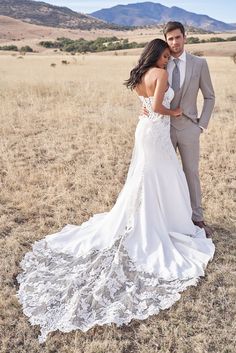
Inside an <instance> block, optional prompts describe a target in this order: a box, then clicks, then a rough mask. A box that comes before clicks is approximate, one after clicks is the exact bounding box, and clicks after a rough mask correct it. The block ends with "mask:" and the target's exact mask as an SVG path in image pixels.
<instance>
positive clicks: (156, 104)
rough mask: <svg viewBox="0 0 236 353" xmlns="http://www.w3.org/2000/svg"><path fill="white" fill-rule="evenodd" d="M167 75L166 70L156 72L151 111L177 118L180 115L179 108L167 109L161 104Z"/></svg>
mask: <svg viewBox="0 0 236 353" xmlns="http://www.w3.org/2000/svg"><path fill="white" fill-rule="evenodd" d="M167 81H168V73H167V71H166V70H160V69H159V70H158V75H157V78H156V87H155V91H154V99H153V102H152V109H153V111H154V112H155V113H159V114H162V115H170V116H173V117H178V116H180V115H182V110H181V109H180V108H176V109H168V108H166V107H165V106H164V105H163V104H162V102H163V99H164V95H165V90H166V87H167Z"/></svg>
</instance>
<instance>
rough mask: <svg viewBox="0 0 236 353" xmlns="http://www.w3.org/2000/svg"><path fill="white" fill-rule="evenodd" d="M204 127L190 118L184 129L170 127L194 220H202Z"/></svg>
mask: <svg viewBox="0 0 236 353" xmlns="http://www.w3.org/2000/svg"><path fill="white" fill-rule="evenodd" d="M201 132H202V129H201V128H200V127H199V126H198V125H197V124H195V123H194V122H192V121H191V120H190V119H188V122H187V123H186V124H185V128H184V129H181V130H180V129H177V128H176V127H174V126H173V125H171V128H170V137H171V141H172V144H173V146H174V149H175V150H177V149H178V151H179V154H180V157H181V161H182V165H183V170H184V173H185V176H186V179H187V183H188V188H189V193H190V200H191V207H192V211H193V213H192V220H193V221H202V220H203V210H202V205H201V186H200V179H199V157H200V134H201Z"/></svg>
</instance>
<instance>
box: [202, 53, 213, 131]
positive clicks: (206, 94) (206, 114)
mask: <svg viewBox="0 0 236 353" xmlns="http://www.w3.org/2000/svg"><path fill="white" fill-rule="evenodd" d="M199 88H200V90H201V92H202V95H203V98H204V103H203V107H202V112H201V116H200V118H199V122H198V124H199V126H201V127H202V128H204V129H206V128H207V126H208V123H209V120H210V117H211V114H212V111H213V108H214V105H215V92H214V89H213V86H212V82H211V76H210V72H209V68H208V65H207V62H206V60H205V59H203V62H202V68H201V74H200V83H199Z"/></svg>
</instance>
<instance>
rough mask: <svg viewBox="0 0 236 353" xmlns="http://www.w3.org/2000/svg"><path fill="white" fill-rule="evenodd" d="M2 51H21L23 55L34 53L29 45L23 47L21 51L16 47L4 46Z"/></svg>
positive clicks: (1, 48) (0, 48)
mask: <svg viewBox="0 0 236 353" xmlns="http://www.w3.org/2000/svg"><path fill="white" fill-rule="evenodd" d="M0 50H10V51H19V52H21V53H23V52H24V53H32V52H33V49H32V48H31V47H29V46H28V45H26V46H24V47H21V48H20V49H18V47H17V46H16V45H4V46H2V47H0Z"/></svg>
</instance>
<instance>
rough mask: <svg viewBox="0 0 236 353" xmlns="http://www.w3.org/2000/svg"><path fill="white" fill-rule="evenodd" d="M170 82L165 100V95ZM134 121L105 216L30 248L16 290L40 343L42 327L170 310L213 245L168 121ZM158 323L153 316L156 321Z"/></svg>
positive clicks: (120, 320) (125, 319) (86, 324)
mask: <svg viewBox="0 0 236 353" xmlns="http://www.w3.org/2000/svg"><path fill="white" fill-rule="evenodd" d="M173 95H174V93H173V90H172V89H171V88H169V89H168V90H167V92H166V93H165V96H164V101H163V104H164V105H165V106H166V107H169V104H170V101H171V99H172V98H173ZM140 99H141V101H142V103H144V104H145V105H146V107H147V109H148V110H149V113H150V115H149V117H145V118H144V117H142V118H140V119H139V122H138V125H137V128H136V132H135V146H134V150H133V156H132V160H131V164H130V168H129V171H128V175H127V179H126V182H125V185H124V187H123V189H122V191H121V193H120V194H119V197H118V199H117V201H116V203H115V205H114V207H113V208H112V209H111V210H110V212H106V213H100V214H95V215H94V216H93V217H92V218H90V219H89V220H88V221H87V222H84V223H83V224H82V225H80V226H79V225H70V224H68V225H66V226H65V227H64V228H63V229H62V230H61V231H60V232H58V233H55V234H51V235H47V236H46V237H45V238H44V239H42V240H40V241H37V242H35V243H34V244H33V250H32V252H28V253H27V254H26V255H25V257H24V259H23V260H22V262H21V266H22V269H23V272H22V273H21V274H20V275H18V277H17V280H18V282H19V285H20V286H19V290H18V293H17V296H18V298H19V300H20V303H21V304H22V306H23V310H24V313H25V315H27V316H28V317H29V320H30V322H31V324H32V325H36V324H37V325H40V328H41V336H40V337H39V340H40V342H44V341H45V340H46V336H47V334H48V333H49V332H52V331H55V330H60V331H63V332H69V331H71V330H76V329H80V330H82V331H87V330H89V329H90V328H91V327H93V326H95V325H104V324H110V323H115V324H117V325H118V326H119V325H122V324H127V323H129V322H130V321H131V319H141V320H143V319H146V318H147V317H148V316H150V315H153V314H157V313H158V312H159V310H160V309H166V308H169V307H170V306H171V305H173V304H174V303H175V302H176V301H177V300H178V299H179V298H180V292H182V291H183V290H185V289H186V288H187V287H188V286H191V285H196V284H197V282H198V280H199V277H200V276H204V270H205V268H206V266H207V263H208V262H209V260H211V259H212V258H213V255H214V251H215V247H214V244H213V242H212V240H211V239H208V238H206V235H205V232H204V230H203V229H200V228H198V227H196V226H194V224H193V223H192V221H191V215H192V210H191V206H190V200H189V192H188V187H187V183H186V179H185V175H184V173H183V171H182V168H181V165H180V163H179V161H178V159H177V156H176V153H175V151H174V148H173V147H172V144H171V140H170V118H169V117H168V116H162V115H159V114H157V113H154V112H153V111H152V106H151V102H152V97H149V98H145V97H140ZM157 320H158V318H157Z"/></svg>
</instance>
